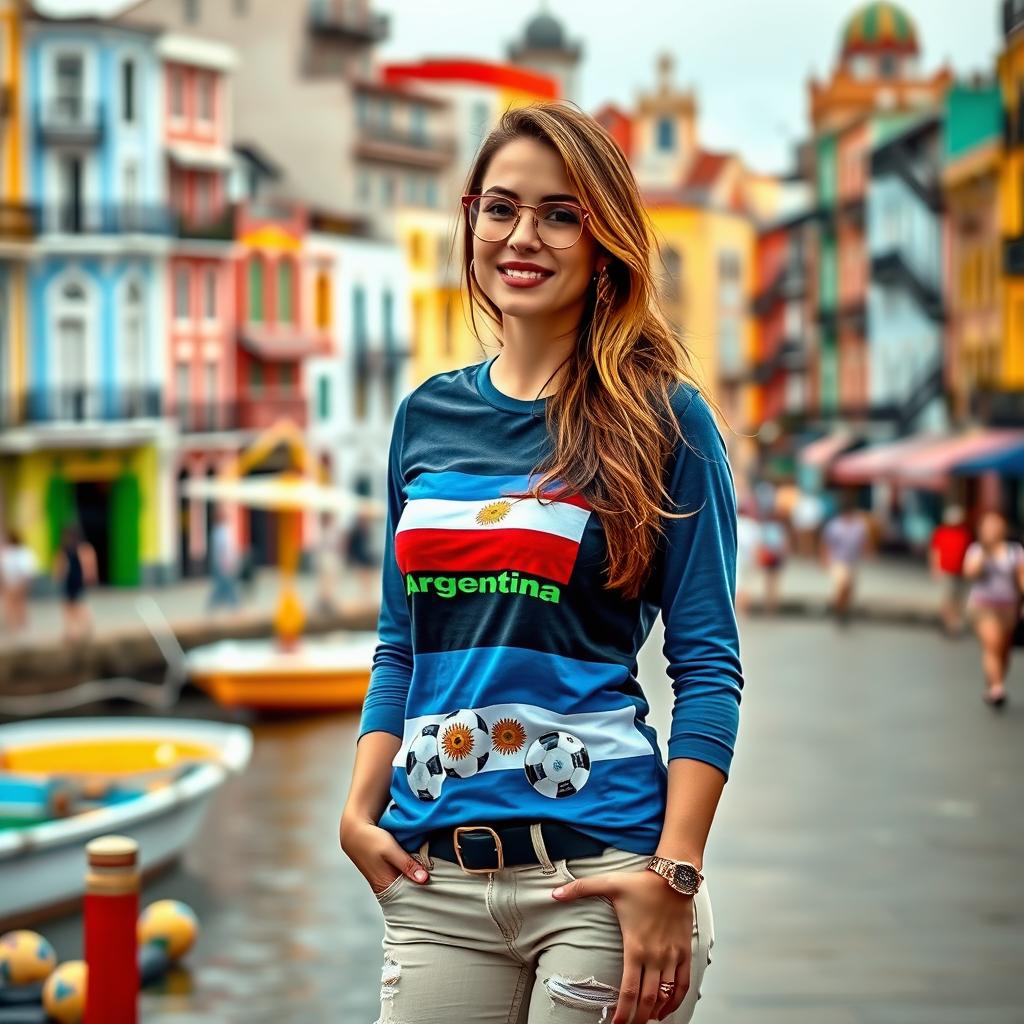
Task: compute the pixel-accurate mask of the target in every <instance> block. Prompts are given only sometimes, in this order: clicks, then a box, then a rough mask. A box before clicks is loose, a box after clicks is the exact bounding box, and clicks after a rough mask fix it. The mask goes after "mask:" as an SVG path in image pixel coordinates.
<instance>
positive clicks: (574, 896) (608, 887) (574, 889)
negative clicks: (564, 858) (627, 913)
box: [551, 875, 618, 901]
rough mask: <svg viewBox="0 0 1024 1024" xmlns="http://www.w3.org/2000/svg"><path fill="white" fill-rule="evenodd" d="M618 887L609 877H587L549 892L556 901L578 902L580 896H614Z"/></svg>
mask: <svg viewBox="0 0 1024 1024" xmlns="http://www.w3.org/2000/svg"><path fill="white" fill-rule="evenodd" d="M617 893H618V886H617V885H616V883H615V881H614V880H613V879H612V877H611V876H610V875H589V876H588V877H586V878H577V879H576V880H575V881H574V882H566V884H565V885H560V886H559V887H558V888H557V889H552V890H551V895H552V896H554V898H555V899H556V900H561V901H565V900H578V899H579V898H580V897H581V896H614V895H616V894H617Z"/></svg>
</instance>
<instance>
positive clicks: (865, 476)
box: [829, 434, 946, 485]
mask: <svg viewBox="0 0 1024 1024" xmlns="http://www.w3.org/2000/svg"><path fill="white" fill-rule="evenodd" d="M944 440H946V438H945V437H944V435H942V434H916V435H914V436H913V437H904V438H901V439H900V440H899V441H888V442H886V443H885V444H875V445H872V446H871V447H870V448H861V449H860V450H859V451H855V452H850V453H849V454H848V455H842V456H840V457H839V458H838V459H836V461H835V462H834V463H833V464H832V468H831V470H830V471H829V479H830V480H831V481H832V482H833V483H837V484H847V485H854V484H870V483H876V482H879V481H883V480H893V479H895V478H896V477H897V476H898V474H899V471H900V469H901V467H902V466H903V465H904V463H905V462H906V461H907V460H908V459H910V458H911V457H912V456H913V455H914V454H916V453H917V452H920V451H923V450H924V449H928V448H932V447H934V446H935V445H937V444H941V443H942V442H943V441H944Z"/></svg>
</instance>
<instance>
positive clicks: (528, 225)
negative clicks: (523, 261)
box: [507, 210, 541, 249]
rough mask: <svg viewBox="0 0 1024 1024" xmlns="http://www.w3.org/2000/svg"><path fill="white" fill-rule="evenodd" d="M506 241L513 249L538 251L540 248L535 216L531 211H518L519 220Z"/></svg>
mask: <svg viewBox="0 0 1024 1024" xmlns="http://www.w3.org/2000/svg"><path fill="white" fill-rule="evenodd" d="M507 241H508V244H509V246H510V247H511V248H513V249H538V248H539V247H540V244H541V241H540V235H538V234H537V215H536V214H535V213H534V212H533V210H520V211H519V220H518V221H517V222H516V226H515V227H514V228H513V229H512V234H511V235H509V236H508V239H507Z"/></svg>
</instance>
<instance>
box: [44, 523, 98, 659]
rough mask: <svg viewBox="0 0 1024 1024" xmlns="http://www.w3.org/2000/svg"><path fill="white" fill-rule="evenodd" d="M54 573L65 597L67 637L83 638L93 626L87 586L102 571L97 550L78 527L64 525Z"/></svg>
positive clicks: (73, 638) (69, 638)
mask: <svg viewBox="0 0 1024 1024" xmlns="http://www.w3.org/2000/svg"><path fill="white" fill-rule="evenodd" d="M53 575H54V578H55V579H56V580H57V582H58V584H59V585H60V589H61V594H62V595H63V597H64V639H65V640H72V641H74V640H80V639H82V638H84V637H85V636H87V635H88V633H89V631H90V630H91V629H92V616H91V614H90V612H89V606H88V604H86V601H85V591H86V587H87V586H93V585H95V584H96V582H97V580H98V579H99V573H98V571H97V566H96V552H95V550H94V549H93V546H92V545H91V544H90V543H89V542H88V541H87V540H86V539H85V537H83V536H82V531H81V530H80V529H79V528H78V527H77V526H65V527H64V533H63V535H62V536H61V543H60V550H59V551H58V552H57V557H56V559H55V560H54V563H53Z"/></svg>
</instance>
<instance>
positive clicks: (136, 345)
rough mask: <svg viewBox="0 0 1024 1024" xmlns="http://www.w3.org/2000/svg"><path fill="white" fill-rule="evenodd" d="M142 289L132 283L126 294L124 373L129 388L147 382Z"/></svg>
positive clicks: (136, 283)
mask: <svg viewBox="0 0 1024 1024" xmlns="http://www.w3.org/2000/svg"><path fill="white" fill-rule="evenodd" d="M143 324H144V318H143V303H142V289H141V288H140V287H139V284H138V282H137V281H130V282H129V283H128V287H127V288H126V289H125V293H124V373H123V375H122V376H123V379H124V381H125V382H126V383H127V384H128V386H129V387H140V386H141V385H142V383H143V381H144V380H145V348H144V344H145V338H144V334H143Z"/></svg>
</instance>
